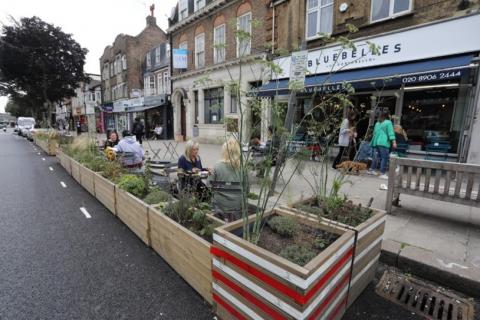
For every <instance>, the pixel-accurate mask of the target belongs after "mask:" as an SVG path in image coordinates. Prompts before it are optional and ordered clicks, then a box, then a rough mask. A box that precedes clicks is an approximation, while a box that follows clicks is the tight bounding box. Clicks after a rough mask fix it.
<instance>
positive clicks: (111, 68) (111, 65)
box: [110, 63, 115, 77]
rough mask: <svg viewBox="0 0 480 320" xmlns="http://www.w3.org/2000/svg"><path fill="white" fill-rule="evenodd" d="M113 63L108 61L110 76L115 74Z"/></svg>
mask: <svg viewBox="0 0 480 320" xmlns="http://www.w3.org/2000/svg"><path fill="white" fill-rule="evenodd" d="M114 65H115V64H114V63H110V77H113V76H114V75H115V66H114Z"/></svg>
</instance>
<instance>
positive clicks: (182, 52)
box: [172, 49, 188, 69]
mask: <svg viewBox="0 0 480 320" xmlns="http://www.w3.org/2000/svg"><path fill="white" fill-rule="evenodd" d="M172 53H173V68H174V69H187V59H188V58H187V57H188V50H187V49H173V50H172Z"/></svg>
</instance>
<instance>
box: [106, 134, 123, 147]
mask: <svg viewBox="0 0 480 320" xmlns="http://www.w3.org/2000/svg"><path fill="white" fill-rule="evenodd" d="M119 141H120V139H119V138H118V133H117V130H112V131H110V133H109V134H108V140H107V141H105V144H104V145H103V148H104V149H107V148H113V147H115V146H116V145H117V144H118V142H119Z"/></svg>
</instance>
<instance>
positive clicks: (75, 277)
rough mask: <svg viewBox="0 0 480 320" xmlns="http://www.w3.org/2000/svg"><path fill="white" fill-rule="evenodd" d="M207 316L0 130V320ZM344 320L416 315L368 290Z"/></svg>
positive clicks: (122, 233) (32, 151)
mask: <svg viewBox="0 0 480 320" xmlns="http://www.w3.org/2000/svg"><path fill="white" fill-rule="evenodd" d="M80 208H85V210H86V213H85V212H82V211H81V210H80ZM86 214H87V215H89V216H91V218H87V215H86ZM380 271H381V270H380ZM380 275H381V272H378V276H380ZM213 318H214V314H212V312H211V308H210V306H209V305H208V304H206V303H205V302H204V301H203V299H202V298H201V297H200V296H199V295H198V294H197V293H196V292H195V291H194V290H193V289H192V288H191V287H190V286H189V285H188V284H187V283H186V282H184V281H183V280H182V279H181V278H180V276H178V275H177V273H176V272H175V271H174V270H172V269H171V268H170V267H169V266H168V265H167V264H166V263H165V262H164V261H163V260H162V259H161V258H160V257H159V256H158V255H157V254H156V253H155V252H154V251H153V250H151V249H149V248H147V247H146V246H145V245H144V244H143V242H141V241H140V240H139V239H138V238H137V237H136V236H135V235H134V234H133V233H132V232H131V231H130V230H129V229H128V228H127V227H126V226H125V225H124V224H123V223H122V222H121V221H120V220H118V219H116V218H115V217H114V216H112V215H111V213H110V212H109V211H108V209H106V208H104V207H103V206H102V204H100V203H99V202H98V201H97V200H96V199H95V198H93V197H92V196H91V195H90V194H89V193H88V192H87V191H85V190H84V189H83V188H82V187H81V186H80V185H78V184H77V183H76V182H75V181H74V180H73V179H72V178H71V177H70V176H69V175H68V174H67V173H66V172H65V170H64V169H63V168H62V167H61V166H60V164H59V163H58V162H57V160H56V158H55V157H49V156H47V155H45V154H44V153H43V152H42V151H41V150H40V149H39V148H38V147H35V146H34V145H33V144H31V143H30V142H28V141H27V140H25V139H24V138H21V137H18V136H16V135H13V134H12V130H11V129H9V131H8V132H7V133H3V132H0V319H1V320H7V319H8V320H10V319H15V320H21V319H49V320H50V319H69V320H70V319H213ZM344 319H348V320H350V319H352V320H353V319H360V320H363V319H390V320H397V319H398V320H415V319H421V317H419V316H417V315H414V314H412V313H411V312H409V311H407V310H405V309H403V308H401V307H399V306H397V305H395V304H393V303H391V302H388V301H386V300H384V299H383V298H381V297H379V296H377V295H376V294H375V292H374V284H371V285H370V286H369V287H368V289H367V290H366V291H365V292H364V293H363V294H362V295H361V296H360V297H359V299H358V300H357V301H356V302H355V303H354V304H353V305H352V306H351V307H350V309H349V310H348V312H347V314H346V315H345V317H344Z"/></svg>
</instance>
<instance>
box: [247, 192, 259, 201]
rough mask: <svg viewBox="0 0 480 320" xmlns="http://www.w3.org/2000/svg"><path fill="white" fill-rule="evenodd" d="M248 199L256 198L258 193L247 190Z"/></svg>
mask: <svg viewBox="0 0 480 320" xmlns="http://www.w3.org/2000/svg"><path fill="white" fill-rule="evenodd" d="M248 199H251V200H258V194H256V193H254V192H249V193H248Z"/></svg>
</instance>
